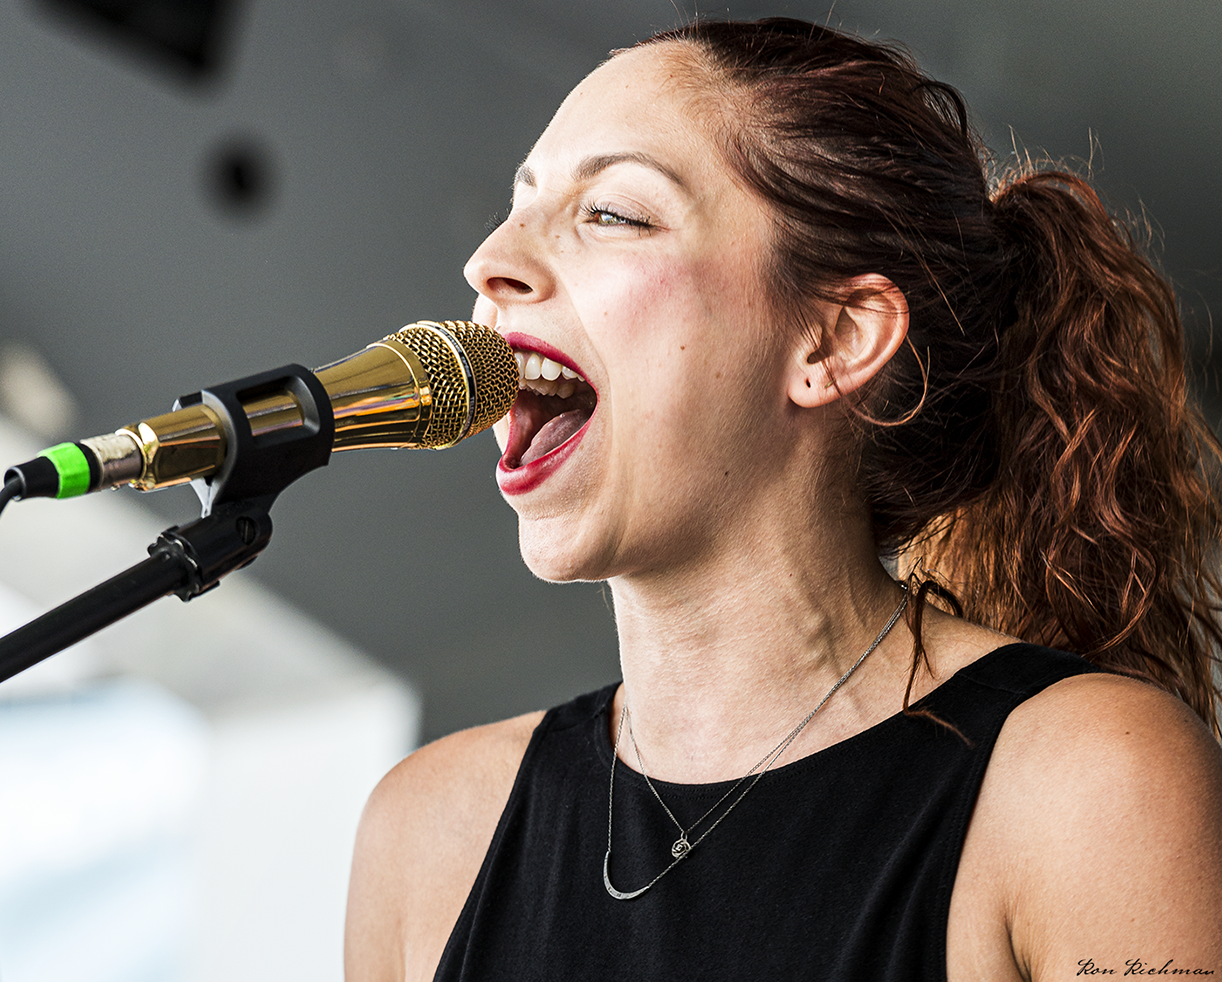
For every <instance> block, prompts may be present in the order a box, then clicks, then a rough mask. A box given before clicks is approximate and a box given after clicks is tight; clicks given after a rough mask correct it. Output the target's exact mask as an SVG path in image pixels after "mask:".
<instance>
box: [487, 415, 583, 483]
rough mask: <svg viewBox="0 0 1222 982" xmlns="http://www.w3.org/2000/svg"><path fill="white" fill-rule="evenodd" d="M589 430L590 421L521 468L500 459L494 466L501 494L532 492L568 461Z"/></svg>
mask: <svg viewBox="0 0 1222 982" xmlns="http://www.w3.org/2000/svg"><path fill="white" fill-rule="evenodd" d="M593 418H594V417H593V416H591V417H590V419H593ZM589 428H590V420H586V423H585V425H584V426H583V427H582V428H581V429H579V430H578V431H577V432H576V433H574V434H573V435H572V436H571V437H569V438H568V439H567V440H565V441H564V443H562V444H560V446H558V447H557V448H556V449H555V450H552V451H550V452H549V453H545V454H544V455H543V456H542V457H540V458H539V459H538V460H532V461H531V462H530V463H529V464H525V465H523V466H521V467H508V466H506V464H505V458H504V457H502V458H501V459H500V462H499V463H498V464H497V465H496V483H497V486H498V487H499V488H500V489H501V494H504V495H516V494H526V492H528V491H533V490H534V489H535V488H537V487H538V486H539V485H540V484H542V483H543V482H544V481H546V480H547V479H548V478H549V477H551V476H552V475H553V474H554V473H555V472H556V471H557V470H558V469H559V468H560V466H561V465H562V464H563V463H564V462H565V461H566V460H568V459H569V456H570V455H571V454H572V452H573V451H574V450H576V449H577V445H578V444H579V443H581V441H582V438H583V437H585V435H586V430H588V429H589Z"/></svg>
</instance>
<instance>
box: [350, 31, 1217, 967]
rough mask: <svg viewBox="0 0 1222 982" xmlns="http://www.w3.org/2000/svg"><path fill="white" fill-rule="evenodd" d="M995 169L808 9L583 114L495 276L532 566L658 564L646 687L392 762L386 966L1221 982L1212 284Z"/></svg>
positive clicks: (900, 77)
mask: <svg viewBox="0 0 1222 982" xmlns="http://www.w3.org/2000/svg"><path fill="white" fill-rule="evenodd" d="M982 160H983V153H982V150H981V147H980V144H979V142H978V141H977V139H976V137H975V136H974V135H973V134H972V133H971V132H970V130H969V129H968V127H967V125H966V123H965V119H964V110H963V107H962V104H961V102H960V100H959V97H958V96H957V95H956V94H955V93H954V92H953V91H952V90H950V89H948V88H946V87H944V86H942V85H940V84H938V83H936V82H933V81H931V80H929V79H928V78H926V77H925V76H923V75H921V74H920V72H919V70H918V69H917V68H916V67H915V65H914V64H913V63H912V62H911V61H910V59H909V58H908V57H907V56H906V55H905V54H903V53H901V52H899V51H897V50H895V49H892V48H888V47H885V46H878V45H872V44H867V43H864V42H862V41H860V40H857V39H854V38H850V37H846V36H844V35H841V34H838V33H837V32H834V31H830V30H827V29H824V28H819V27H815V26H812V25H808V24H802V23H798V22H795V21H787V20H773V21H766V22H761V23H760V24H754V25H747V24H717V23H701V24H696V25H692V26H689V27H688V28H685V29H683V30H680V31H678V32H674V33H670V34H665V35H661V36H659V37H657V38H654V39H652V40H651V41H650V42H647V43H645V44H643V45H640V46H638V47H636V48H634V49H631V50H629V51H626V52H621V53H618V54H616V55H615V56H614V57H613V58H611V59H610V60H609V61H608V62H606V63H605V64H604V65H603V66H602V67H600V68H599V69H598V70H597V71H595V72H594V73H593V74H592V75H591V76H590V77H589V78H587V79H586V80H585V81H584V82H582V84H581V85H579V86H578V87H577V88H576V89H575V90H574V91H573V93H572V94H571V95H570V96H569V97H568V99H566V100H565V102H564V104H563V105H562V106H561V107H560V109H559V111H558V112H557V114H556V116H555V118H554V119H553V120H552V122H551V124H550V125H549V126H548V128H547V130H546V131H545V132H544V134H543V135H542V137H541V138H540V139H539V142H538V143H537V144H536V145H535V147H534V149H533V150H532V151H531V153H530V155H529V156H528V157H527V159H526V161H525V163H524V164H523V165H522V167H521V168H520V169H519V171H518V174H517V178H516V182H515V191H514V203H513V209H512V211H511V213H510V215H509V218H508V220H507V221H506V222H505V223H504V224H502V225H501V226H500V227H499V228H498V229H497V230H496V231H494V232H493V233H492V234H491V235H490V236H489V238H488V239H487V240H486V241H485V242H484V244H483V245H482V246H481V247H480V248H479V249H478V250H477V252H476V253H475V255H474V256H473V257H472V258H471V260H470V262H469V264H468V266H467V270H466V274H467V278H468V280H469V281H470V282H471V284H472V286H474V287H475V289H476V290H477V291H478V293H479V299H478V301H477V303H476V307H475V319H476V320H478V321H481V322H483V323H486V324H490V325H494V326H495V327H496V328H497V329H498V330H499V331H501V332H502V333H503V334H504V335H505V336H506V338H507V339H508V340H509V342H510V344H511V345H512V346H513V347H514V348H515V349H516V350H517V351H518V352H519V355H520V360H521V361H522V363H523V366H524V371H523V375H524V381H523V388H522V392H521V394H520V396H519V398H518V400H517V403H516V404H515V406H514V409H513V411H512V412H511V414H510V415H509V417H508V418H507V419H506V420H504V421H502V422H501V424H499V426H498V430H497V432H498V439H499V441H500V444H501V446H502V448H503V451H504V455H503V456H502V458H501V461H500V463H499V465H498V469H497V477H498V481H499V484H500V487H501V490H502V493H503V494H504V496H505V497H506V499H507V500H508V501H509V502H510V504H511V505H512V506H513V507H514V508H515V509H516V510H517V512H518V515H519V520H520V532H521V535H520V538H521V548H522V555H523V557H524V558H525V560H526V562H527V564H528V565H529V566H530V568H531V569H532V570H533V571H534V572H535V573H536V574H537V575H539V576H541V577H543V578H545V579H552V580H574V579H582V580H595V579H605V580H607V581H608V582H609V583H610V584H611V589H612V593H613V596H614V600H615V613H616V621H617V626H618V630H619V636H620V645H621V661H622V668H623V679H624V680H623V684H622V685H619V686H612V687H609V688H608V689H606V690H604V691H603V692H601V693H596V694H594V695H592V696H588V697H583V698H582V699H579V700H576V701H575V702H574V703H571V704H569V705H568V706H566V707H561V708H560V709H559V710H554V711H553V712H551V713H549V714H547V715H546V716H544V714H542V713H535V714H531V715H528V716H525V717H522V718H519V719H514V720H509V721H506V722H503V723H498V724H495V725H492V726H487V727H482V728H478V729H475V730H471V731H467V732H464V733H458V734H455V735H453V736H450V737H447V738H446V739H444V740H441V741H438V742H437V743H435V744H432V745H431V746H429V747H426V748H424V749H423V750H421V751H419V752H417V753H416V754H413V755H412V756H411V757H409V758H408V759H407V760H406V761H404V762H403V763H402V764H400V765H399V767H397V768H396V769H395V770H394V771H393V772H392V773H391V774H390V775H388V777H387V778H386V779H385V780H384V781H383V782H382V784H381V785H380V786H379V788H378V789H377V791H376V792H375V793H374V795H373V797H372V798H371V801H370V803H369V806H368V808H367V809H366V814H365V816H364V819H363V822H362V826H361V832H360V835H359V841H358V844H357V852H356V859H355V863H354V870H353V880H352V888H351V895H350V900H349V923H348V936H347V961H348V977H349V979H350V982H358V980H366V979H379V980H381V979H405V978H406V979H413V980H415V979H429V978H434V977H435V978H437V979H447V980H449V979H501V978H504V979H519V980H520V979H566V980H567V979H574V978H611V977H618V978H634V979H655V978H658V979H660V978H668V979H669V978H678V979H689V978H690V979H712V978H716V979H721V978H725V979H741V978H761V979H789V978H812V979H824V978H826V979H869V980H871V982H875V980H881V979H915V978H930V979H935V978H936V979H942V978H946V979H949V980H952V982H958V980H968V979H990V980H1005V979H1015V980H1017V979H1037V980H1053V979H1058V980H1059V979H1068V978H1072V977H1075V976H1078V975H1092V974H1115V975H1121V974H1134V975H1136V974H1152V973H1153V972H1155V971H1160V970H1161V971H1162V972H1163V974H1171V973H1172V972H1196V973H1213V974H1218V973H1222V819H1220V817H1219V816H1220V815H1222V752H1220V751H1219V747H1218V744H1217V742H1216V739H1215V737H1216V722H1215V719H1216V717H1215V713H1216V709H1217V695H1218V694H1217V689H1216V685H1215V681H1214V677H1213V675H1212V663H1211V657H1212V655H1211V652H1212V651H1213V650H1214V648H1213V646H1214V645H1216V644H1217V643H1218V641H1219V639H1220V634H1219V627H1218V623H1219V621H1218V612H1217V610H1216V604H1215V602H1214V601H1215V598H1216V596H1217V582H1216V580H1215V579H1214V577H1213V573H1212V570H1213V568H1214V567H1213V565H1212V564H1213V563H1214V562H1216V554H1215V547H1216V542H1217V533H1218V527H1219V522H1218V511H1217V507H1216V500H1215V497H1214V492H1213V490H1212V484H1211V480H1212V477H1213V475H1214V474H1215V472H1216V464H1217V461H1218V452H1217V445H1216V444H1215V442H1214V441H1213V439H1212V436H1211V435H1210V434H1209V433H1208V431H1207V430H1206V429H1205V427H1204V426H1203V425H1202V424H1201V423H1200V421H1199V418H1198V417H1197V416H1196V415H1195V413H1194V412H1193V411H1192V410H1191V409H1190V408H1188V407H1187V406H1186V404H1185V396H1184V379H1183V370H1182V363H1181V357H1182V355H1181V335H1180V326H1179V322H1178V320H1177V317H1176V313H1175V305H1174V299H1173V297H1172V296H1171V294H1170V292H1169V290H1168V288H1167V287H1166V286H1165V284H1164V283H1163V282H1162V281H1161V280H1160V279H1159V278H1158V277H1157V275H1156V274H1155V273H1154V272H1153V271H1152V269H1151V267H1150V266H1149V265H1148V264H1147V263H1146V262H1145V261H1144V260H1143V259H1141V258H1140V257H1139V256H1138V255H1137V254H1136V253H1135V252H1134V251H1133V249H1132V247H1131V244H1130V243H1129V241H1128V239H1127V236H1126V234H1125V233H1124V232H1123V231H1122V230H1120V229H1119V227H1118V226H1116V225H1114V224H1113V223H1112V221H1111V220H1110V219H1109V218H1108V217H1107V215H1106V214H1105V213H1104V212H1103V210H1102V208H1101V207H1100V205H1099V204H1098V201H1097V199H1096V198H1095V197H1094V195H1093V194H1092V193H1091V191H1090V190H1089V188H1088V187H1086V185H1085V184H1083V183H1082V182H1081V181H1079V180H1078V179H1076V178H1074V177H1071V176H1069V175H1065V174H1038V173H1025V174H1003V175H1000V176H998V177H996V178H995V179H992V180H990V179H989V178H988V177H987V176H986V174H985V172H984V170H983V169H982V167H983V165H982ZM880 556H881V557H883V558H884V559H888V558H890V559H892V560H896V561H898V563H899V565H900V568H901V570H902V571H903V572H904V573H905V574H908V572H909V570H911V571H912V573H911V575H910V576H907V578H906V581H905V582H897V580H896V579H895V578H893V576H892V575H890V574H889V573H888V572H887V571H886V569H885V568H884V566H883V565H882V564H881V563H880V561H879V559H880ZM922 559H923V564H922V562H921V561H920V560H922ZM935 583H936V584H939V586H937V587H935V586H933V584H935ZM952 595H953V597H954V598H957V603H956V602H953V601H952V600H950V599H946V598H950V597H951V596H952ZM931 596H938V597H941V598H943V599H939V600H937V601H936V602H932V603H931V602H930V601H931ZM960 605H961V608H962V610H961V612H962V613H963V614H964V615H965V616H956V614H955V613H952V611H956V610H958V609H959V607H960ZM944 608H945V609H944ZM1016 639H1021V640H1022V641H1029V642H1035V643H1038V644H1049V645H1056V646H1058V647H1061V648H1065V649H1068V650H1071V651H1076V652H1078V653H1079V654H1081V655H1085V656H1086V659H1089V660H1086V659H1084V658H1080V657H1077V656H1076V655H1073V656H1071V655H1065V654H1061V653H1058V652H1054V651H1050V650H1048V649H1045V648H1038V647H1035V646H1034V645H1032V644H1019V643H1016ZM574 641H575V643H577V644H580V639H579V638H577V639H574ZM1102 669H1109V671H1103V670H1102ZM1139 679H1146V680H1149V681H1140V680H1139ZM1149 682H1153V683H1155V684H1153V685H1152V684H1149ZM1177 697H1178V698H1177ZM812 710H814V712H812ZM1194 710H1195V713H1194ZM1211 726H1212V727H1213V730H1214V732H1213V733H1211V732H1210V727H1211ZM761 775H762V776H761ZM604 836H605V838H604Z"/></svg>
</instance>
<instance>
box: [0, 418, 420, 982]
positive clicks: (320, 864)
mask: <svg viewBox="0 0 1222 982" xmlns="http://www.w3.org/2000/svg"><path fill="white" fill-rule="evenodd" d="M37 449H38V447H37V445H36V444H35V443H33V442H32V441H30V440H29V439H28V438H27V437H25V436H23V435H22V434H21V433H20V432H18V431H17V430H16V429H15V428H14V427H12V426H11V424H8V423H6V422H5V421H4V420H3V419H0V462H4V463H5V464H8V463H16V462H19V461H21V460H25V459H28V458H29V457H30V456H32V455H33V454H34V453H35V452H36V451H37ZM184 501H185V504H184V507H185V508H188V509H189V508H191V502H190V501H186V500H185V499H184ZM197 513H198V512H197V511H195V512H194V513H190V514H184V516H183V521H184V522H185V521H189V520H191V519H192V518H194V517H195V514H197ZM164 524H165V523H164V522H159V521H156V520H154V519H152V518H150V516H149V515H147V514H146V513H145V512H144V510H143V509H142V508H141V506H140V503H139V495H137V494H136V493H135V492H132V491H130V490H128V489H124V490H123V491H120V492H116V493H112V494H102V495H94V496H91V497H87V498H81V499H75V500H69V501H47V500H31V501H17V502H13V503H11V504H10V505H9V506H8V508H7V509H6V510H5V512H4V514H3V516H2V517H0V631H8V630H11V629H12V628H14V627H16V626H19V625H20V624H21V623H24V622H25V621H27V620H29V619H30V618H31V617H33V616H35V615H36V614H37V613H39V612H41V611H42V610H45V609H49V608H50V607H52V606H55V605H56V604H58V603H62V602H64V601H65V600H68V599H70V598H71V597H72V596H74V595H75V594H77V593H79V592H81V591H83V590H85V589H87V588H88V587H90V586H92V585H94V584H95V583H97V582H100V581H101V580H104V579H106V578H108V577H110V576H112V575H114V574H115V573H117V572H119V571H121V570H122V569H125V568H127V567H128V566H131V565H133V564H134V563H136V562H138V561H139V560H140V559H142V558H143V556H144V554H145V548H146V546H147V545H148V544H149V543H151V542H152V541H153V540H154V539H155V537H156V535H157V533H158V532H159V531H161V528H162V526H163V525H164ZM274 547H275V546H274V539H273V544H272V546H271V548H274ZM419 717H420V706H419V700H418V698H417V696H416V695H415V694H414V692H412V691H411V690H410V689H408V688H407V687H405V686H404V685H403V684H402V683H401V682H399V681H398V680H395V679H393V678H391V677H390V676H389V675H388V674H387V673H385V672H384V671H382V670H381V669H379V668H377V667H376V666H374V665H373V664H372V663H371V662H370V661H369V659H367V658H366V657H365V656H364V655H363V654H362V653H360V652H359V651H357V650H356V649H355V648H353V647H352V646H351V645H349V644H347V643H346V642H344V641H343V640H341V639H340V638H338V637H336V636H335V635H333V634H331V633H330V632H328V631H327V630H325V629H324V628H322V627H320V626H319V625H318V624H317V623H316V622H314V621H313V620H311V619H310V618H308V617H306V616H304V615H303V614H301V613H300V612H298V611H296V610H294V609H292V608H291V607H289V606H288V605H287V604H285V603H283V602H282V601H280V600H279V599H277V598H276V597H274V596H272V595H271V594H269V593H268V592H267V591H266V590H264V589H262V588H260V587H259V586H258V585H257V584H255V583H253V582H252V581H251V580H250V579H248V578H247V579H243V576H242V573H241V572H238V573H236V574H233V575H231V576H230V577H229V578H227V579H226V580H225V581H224V582H223V583H222V585H221V586H220V588H219V589H217V590H215V591H213V592H211V593H209V594H207V595H206V596H204V597H200V598H197V599H196V600H194V601H192V602H191V603H188V604H183V603H181V602H180V601H178V600H177V599H174V598H168V599H163V600H160V601H157V602H156V603H154V604H153V605H151V606H149V607H147V608H145V609H144V610H142V611H139V612H137V613H136V614H133V615H132V616H131V617H129V618H127V619H126V620H124V621H122V622H120V623H119V624H117V625H114V626H112V627H110V628H107V629H106V630H104V631H102V632H99V633H98V634H97V635H94V636H93V637H92V638H90V639H87V640H86V641H84V642H82V643H81V644H79V645H77V646H75V647H74V648H73V649H71V650H69V651H66V652H63V653H61V654H58V655H55V656H53V657H52V658H51V659H49V660H47V661H45V662H43V663H41V664H40V665H38V666H35V667H34V668H32V669H30V670H27V671H26V672H23V673H21V675H18V676H16V677H14V678H13V679H11V680H9V681H7V682H3V683H0V979H3V980H4V982H59V980H65V982H66V980H72V982H94V980H96V982H103V980H106V982H110V980H115V982H119V980H123V982H137V980H138V982H143V980H145V979H147V980H149V982H153V980H157V982H175V980H179V979H182V980H186V982H203V980H208V982H212V980H221V979H223V980H226V982H244V980H252V982H253V980H256V979H258V980H261V982H266V980H277V979H285V980H289V979H291V980H293V982H313V980H318V982H323V980H328V982H338V980H339V979H341V978H342V927H343V914H344V903H345V894H346V886H347V877H348V869H349V863H350V858H351V850H352V841H353V835H354V832H355V829H356V824H357V820H358V818H359V815H360V810H361V807H362V806H363V804H364V801H365V798H366V797H367V796H368V794H369V792H370V790H372V788H373V785H374V784H375V783H376V782H377V780H378V779H379V778H380V777H381V775H382V774H383V773H385V771H386V770H387V769H388V768H389V767H391V766H392V765H393V764H394V763H395V762H396V761H397V760H398V759H399V758H400V757H402V756H403V754H404V753H406V752H407V751H408V750H410V749H411V747H412V746H413V745H414V744H415V742H416V740H417V737H418V732H419Z"/></svg>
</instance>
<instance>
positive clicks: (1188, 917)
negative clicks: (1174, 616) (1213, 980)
mask: <svg viewBox="0 0 1222 982" xmlns="http://www.w3.org/2000/svg"><path fill="white" fill-rule="evenodd" d="M1020 710H1021V712H1019V711H1016V713H1015V714H1014V717H1015V718H1014V726H1013V727H1011V724H1010V723H1009V722H1008V723H1007V727H1006V729H1005V730H1003V737H1004V740H999V741H998V750H997V752H998V753H1000V757H1001V759H1000V760H999V761H998V762H997V763H998V764H999V765H1000V770H1001V773H1002V774H1003V775H1004V776H1005V778H1006V780H1005V782H1004V788H1003V789H1001V790H1000V795H1001V799H1002V800H1001V803H1002V804H1003V806H1004V808H1005V811H1006V813H1007V815H1008V816H1009V821H1010V822H1011V833H1012V836H1011V841H1012V842H1014V843H1016V848H1015V849H1014V851H1013V852H1012V853H1011V854H1010V855H1009V857H1008V859H1009V869H1008V879H1009V885H1010V890H1009V895H1008V905H1007V907H1008V911H1007V913H1008V920H1009V924H1010V936H1011V941H1012V944H1013V947H1014V954H1015V959H1016V962H1017V964H1018V966H1019V968H1020V970H1021V971H1022V973H1023V974H1024V975H1025V976H1026V977H1027V978H1030V979H1034V980H1036V982H1043V980H1054V979H1055V980H1060V979H1069V978H1073V977H1076V976H1078V975H1081V974H1094V972H1092V969H1094V970H1111V971H1110V972H1109V973H1108V974H1115V975H1117V976H1122V975H1125V974H1131V975H1138V974H1143V970H1144V969H1159V968H1163V967H1164V966H1167V963H1168V962H1170V963H1171V964H1170V965H1169V966H1167V971H1168V973H1171V972H1172V971H1173V970H1174V969H1184V970H1189V971H1191V970H1194V969H1195V970H1199V972H1200V973H1210V974H1214V975H1222V749H1220V748H1219V746H1218V744H1217V742H1216V741H1215V740H1214V739H1213V737H1212V735H1211V734H1210V733H1209V732H1208V730H1207V729H1206V728H1205V727H1204V726H1203V725H1202V724H1201V722H1200V720H1199V719H1197V717H1196V716H1194V715H1193V714H1192V712H1191V711H1190V710H1189V709H1188V708H1187V707H1186V706H1184V705H1183V704H1182V703H1181V702H1179V701H1178V700H1176V699H1174V698H1173V697H1171V696H1169V695H1167V694H1166V693H1163V692H1161V691H1160V690H1157V689H1155V688H1153V687H1152V686H1148V685H1144V684H1142V683H1138V682H1134V681H1132V680H1128V679H1122V678H1116V677H1112V676H1099V675H1091V676H1083V677H1081V678H1078V679H1070V680H1066V681H1065V682H1062V683H1060V684H1058V685H1056V686H1053V687H1051V688H1050V689H1048V690H1046V691H1045V692H1044V693H1041V694H1040V696H1037V697H1035V698H1033V699H1032V700H1030V701H1029V703H1028V704H1024V706H1023V707H1020ZM1134 965H1136V966H1137V968H1136V970H1135V969H1134ZM1099 974H1103V973H1102V971H1099ZM1149 974H1153V971H1151V972H1150V973H1149Z"/></svg>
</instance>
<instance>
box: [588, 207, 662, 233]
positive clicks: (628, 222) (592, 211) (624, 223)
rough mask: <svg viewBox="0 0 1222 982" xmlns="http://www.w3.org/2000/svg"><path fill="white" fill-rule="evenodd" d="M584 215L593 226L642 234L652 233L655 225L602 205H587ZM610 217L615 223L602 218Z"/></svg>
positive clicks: (644, 219) (645, 219) (647, 220)
mask: <svg viewBox="0 0 1222 982" xmlns="http://www.w3.org/2000/svg"><path fill="white" fill-rule="evenodd" d="M581 212H582V215H583V216H584V217H585V219H586V221H588V222H590V223H591V224H593V225H598V226H600V227H602V228H614V227H616V226H619V227H623V228H635V229H637V230H639V231H641V232H652V231H653V228H654V225H653V223H652V222H651V221H649V219H647V218H639V217H637V216H635V215H625V214H623V213H622V212H619V211H616V210H615V209H614V208H605V207H602V206H600V205H585V206H583V207H582V209H581ZM603 215H609V216H610V217H611V218H613V219H615V221H613V222H602V221H600V220H599V219H600V217H601V216H603Z"/></svg>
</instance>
